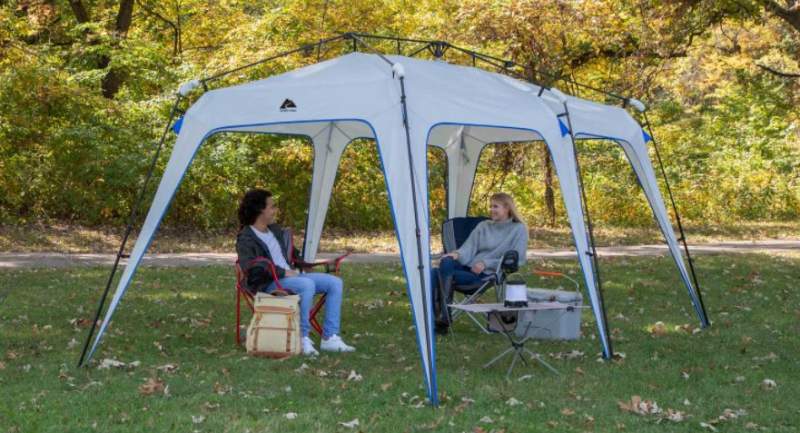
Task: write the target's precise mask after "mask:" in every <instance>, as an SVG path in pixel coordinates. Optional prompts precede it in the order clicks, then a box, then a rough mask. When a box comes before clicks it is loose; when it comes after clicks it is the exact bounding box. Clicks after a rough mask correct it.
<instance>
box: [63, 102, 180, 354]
mask: <svg viewBox="0 0 800 433" xmlns="http://www.w3.org/2000/svg"><path fill="white" fill-rule="evenodd" d="M181 99H182V96H181V95H180V94H178V95H177V96H176V97H175V103H174V104H173V105H172V110H170V114H169V120H168V121H167V124H166V125H165V126H164V131H163V132H162V134H161V140H159V142H158V146H157V147H156V152H155V154H154V155H153V160H152V161H151V162H150V168H149V169H148V170H147V176H146V177H145V180H144V184H143V185H142V189H140V190H139V195H138V197H137V198H136V201H135V204H134V205H133V207H132V208H131V214H130V216H129V217H128V227H127V228H126V229H125V235H124V236H123V237H122V242H121V243H120V245H119V250H118V251H117V257H116V258H115V259H114V266H113V267H112V268H111V273H110V275H109V276H108V281H107V282H106V288H105V290H103V296H101V297H100V303H99V304H98V305H97V312H96V313H95V315H94V320H92V323H91V325H90V326H89V333H88V335H87V336H86V343H84V345H83V351H82V352H81V357H80V360H78V367H80V366H82V365H83V360H84V358H85V356H86V350H87V349H88V348H89V344H90V343H91V341H92V336H94V330H95V327H96V325H97V319H99V318H100V313H101V312H102V311H103V306H104V305H105V303H106V298H107V297H108V291H109V289H111V282H112V281H113V280H114V275H115V274H116V272H117V267H119V261H120V259H121V258H123V257H126V256H125V255H124V254H123V251H125V244H126V243H127V242H128V237H130V234H131V231H133V224H134V223H135V222H136V216H137V214H138V211H139V208H140V207H141V205H142V201H143V200H144V195H145V193H146V192H147V186H148V184H149V183H150V179H151V178H152V177H153V171H154V170H155V168H156V162H158V156H159V155H160V153H161V148H162V147H163V146H164V141H166V138H167V133H168V132H169V130H170V127H171V126H172V121H173V120H174V119H175V114H176V113H177V112H178V105H179V104H180V102H181Z"/></svg>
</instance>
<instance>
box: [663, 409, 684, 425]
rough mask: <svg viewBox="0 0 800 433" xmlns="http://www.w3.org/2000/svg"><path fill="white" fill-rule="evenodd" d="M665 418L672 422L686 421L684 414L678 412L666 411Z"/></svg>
mask: <svg viewBox="0 0 800 433" xmlns="http://www.w3.org/2000/svg"><path fill="white" fill-rule="evenodd" d="M665 418H667V419H668V420H670V421H672V422H682V421H684V420H685V419H686V414H685V413H683V412H681V411H679V410H672V409H667V415H666V417H665Z"/></svg>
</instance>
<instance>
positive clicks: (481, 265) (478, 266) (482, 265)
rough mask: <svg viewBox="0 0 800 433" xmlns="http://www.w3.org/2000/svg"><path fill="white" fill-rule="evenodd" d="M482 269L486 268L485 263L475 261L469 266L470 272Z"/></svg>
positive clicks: (477, 271)
mask: <svg viewBox="0 0 800 433" xmlns="http://www.w3.org/2000/svg"><path fill="white" fill-rule="evenodd" d="M484 269H486V264H485V263H483V262H478V263H475V264H474V265H472V268H471V270H472V272H473V273H476V274H480V273H481V272H483V270H484Z"/></svg>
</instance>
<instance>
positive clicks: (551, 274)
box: [533, 270, 564, 277]
mask: <svg viewBox="0 0 800 433" xmlns="http://www.w3.org/2000/svg"><path fill="white" fill-rule="evenodd" d="M533 273H534V274H535V275H540V276H543V277H563V276H564V274H563V273H561V272H553V271H538V270H534V271H533Z"/></svg>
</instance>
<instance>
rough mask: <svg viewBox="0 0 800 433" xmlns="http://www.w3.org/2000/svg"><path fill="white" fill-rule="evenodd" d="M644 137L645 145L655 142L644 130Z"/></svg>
mask: <svg viewBox="0 0 800 433" xmlns="http://www.w3.org/2000/svg"><path fill="white" fill-rule="evenodd" d="M642 136H643V137H644V142H645V143H647V142H648V141H652V140H653V137H651V136H650V135H649V134H647V131H645V130H644V129H642Z"/></svg>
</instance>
